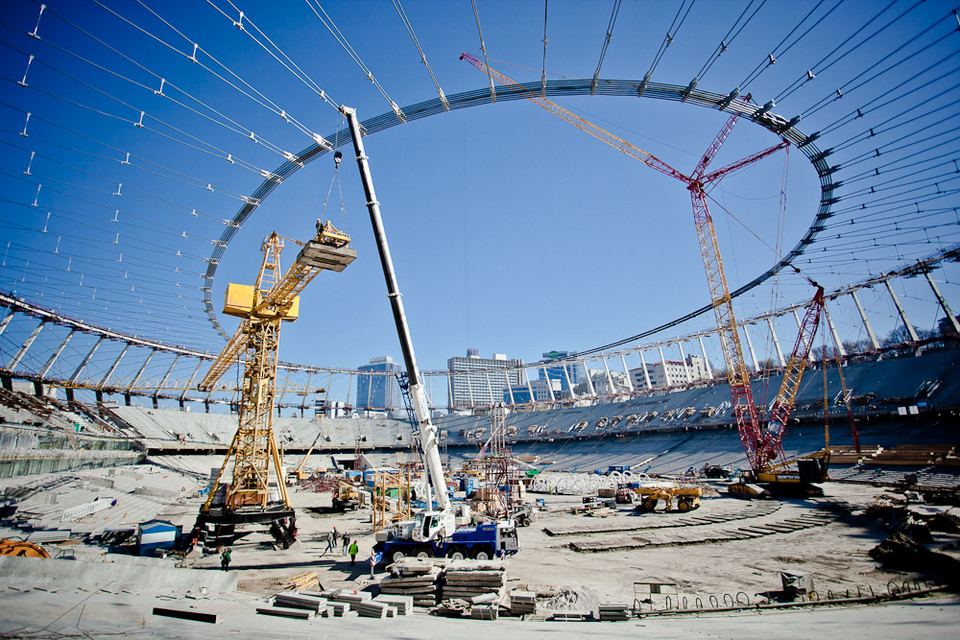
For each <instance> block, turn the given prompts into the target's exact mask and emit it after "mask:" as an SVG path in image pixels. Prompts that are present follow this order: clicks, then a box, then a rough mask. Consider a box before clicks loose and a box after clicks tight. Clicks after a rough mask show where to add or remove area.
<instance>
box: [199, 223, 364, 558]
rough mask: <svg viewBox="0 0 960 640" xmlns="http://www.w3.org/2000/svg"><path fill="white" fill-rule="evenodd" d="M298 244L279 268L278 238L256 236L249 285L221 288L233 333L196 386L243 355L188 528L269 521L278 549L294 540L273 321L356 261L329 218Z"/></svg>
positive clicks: (209, 383) (210, 384)
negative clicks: (326, 276)
mask: <svg viewBox="0 0 960 640" xmlns="http://www.w3.org/2000/svg"><path fill="white" fill-rule="evenodd" d="M297 244H300V245H302V249H301V250H300V253H299V254H298V255H297V258H296V260H295V261H294V263H293V264H292V265H291V266H290V268H289V269H287V270H286V271H285V272H282V273H281V268H280V254H281V252H282V251H283V247H284V242H283V238H282V237H281V236H280V235H279V234H277V233H276V232H274V233H271V234H270V235H269V236H267V238H266V239H264V241H263V245H262V247H261V250H262V251H263V261H262V262H261V265H260V270H259V271H258V273H257V278H256V282H255V284H254V285H253V286H250V285H238V284H232V283H231V284H229V285H227V292H226V298H225V301H224V309H223V311H224V313H226V314H228V315H233V316H236V317H239V318H240V319H241V321H240V326H239V327H238V328H237V331H236V333H234V335H233V336H232V337H231V338H230V340H229V341H228V342H227V344H226V346H225V347H224V348H223V350H222V351H221V352H220V354H219V355H218V356H217V358H216V360H214V362H213V364H212V365H211V366H210V368H209V369H208V370H207V373H206V375H205V376H204V378H203V380H202V381H201V382H200V384H199V385H198V387H199V389H200V390H201V391H211V390H213V389H214V385H215V384H216V382H217V380H219V379H220V377H221V376H222V375H223V374H224V373H225V372H226V371H227V370H228V369H229V368H230V367H232V366H233V365H234V364H236V363H237V362H238V361H239V360H240V356H241V355H243V356H244V363H243V378H242V382H241V386H240V389H239V392H240V402H239V416H238V426H237V432H236V434H235V435H234V437H233V441H232V442H231V443H230V447H229V448H228V449H227V455H226V456H225V458H224V461H223V464H222V465H221V467H220V470H219V472H218V473H217V477H216V479H215V480H214V481H213V483H212V484H211V486H210V491H209V494H208V496H207V499H206V501H205V502H204V504H203V506H202V507H201V508H200V514H199V516H198V519H197V524H196V529H199V530H202V531H205V530H206V526H207V524H213V525H214V526H215V531H216V532H217V533H216V537H217V538H218V539H219V538H221V536H223V537H225V538H227V539H229V537H230V536H231V535H232V532H233V528H234V527H235V526H236V525H237V524H242V523H255V522H267V521H269V522H272V523H273V525H272V526H271V532H272V533H273V534H274V536H275V537H277V539H278V540H279V541H280V542H281V543H283V544H284V545H285V546H289V544H290V543H291V542H292V541H293V540H294V539H295V537H296V536H295V529H296V527H295V525H294V521H295V515H294V511H293V508H292V506H291V505H290V500H289V498H288V496H287V491H286V486H285V483H284V481H283V478H282V477H281V473H282V472H281V469H282V468H283V467H282V465H283V461H282V459H281V453H280V450H279V449H278V447H277V443H276V439H275V438H274V434H273V408H274V399H275V397H276V378H277V362H278V358H277V351H278V348H279V332H280V325H281V323H282V322H283V321H293V320H296V319H297V316H298V314H299V294H300V293H301V292H302V291H303V290H304V288H305V287H306V286H307V285H308V284H310V282H311V281H312V280H313V278H314V277H316V276H317V274H319V273H320V271H322V270H324V269H327V270H330V271H343V270H344V269H345V268H346V267H347V265H349V264H350V263H351V262H353V260H354V259H355V258H356V255H357V254H356V251H354V250H353V249H351V248H350V247H349V244H350V236H349V235H347V234H345V233H342V232H340V231H338V230H337V229H336V228H335V227H334V226H333V225H332V224H331V223H330V222H327V223H326V224H321V223H320V221H319V220H318V221H317V233H316V236H315V237H314V238H313V239H312V240H310V241H309V242H307V243H305V244H304V243H297ZM231 460H232V461H233V477H232V480H231V482H230V483H229V484H228V485H227V486H226V487H225V492H224V498H223V504H222V506H219V507H216V508H215V507H214V505H213V503H214V498H215V497H216V496H217V495H219V494H218V488H219V486H220V480H221V478H222V477H223V476H224V473H225V472H226V470H227V468H228V467H229V464H230V462H231ZM271 463H272V464H273V467H274V470H275V474H276V476H277V482H276V487H277V490H278V492H279V498H280V499H279V501H278V502H277V501H275V502H273V503H271V500H270V465H271Z"/></svg>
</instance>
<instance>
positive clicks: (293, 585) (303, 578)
mask: <svg viewBox="0 0 960 640" xmlns="http://www.w3.org/2000/svg"><path fill="white" fill-rule="evenodd" d="M282 586H283V588H284V589H287V590H290V591H293V590H295V589H323V587H322V586H320V576H318V575H317V572H316V571H305V572H303V573H298V574H297V575H295V576H293V577H292V578H287V579H286V580H284V581H283V583H282Z"/></svg>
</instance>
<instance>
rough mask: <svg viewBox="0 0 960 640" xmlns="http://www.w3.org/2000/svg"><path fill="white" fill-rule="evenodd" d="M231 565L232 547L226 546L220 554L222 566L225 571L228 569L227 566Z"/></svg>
mask: <svg viewBox="0 0 960 640" xmlns="http://www.w3.org/2000/svg"><path fill="white" fill-rule="evenodd" d="M229 566H230V547H225V548H224V549H223V553H221V554H220V568H221V569H222V570H223V571H226V570H227V567H229Z"/></svg>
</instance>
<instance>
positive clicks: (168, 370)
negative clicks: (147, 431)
mask: <svg viewBox="0 0 960 640" xmlns="http://www.w3.org/2000/svg"><path fill="white" fill-rule="evenodd" d="M179 359H180V354H179V353H178V354H177V355H175V356H174V357H173V362H171V363H170V368H169V369H167V373H166V374H164V376H163V380H161V381H160V384H158V385H157V390H156V392H155V393H154V394H153V406H154V408H156V406H157V396H159V395H160V390H161V389H162V388H163V385H165V384H167V378H169V377H170V373H171V372H172V371H173V368H174V367H175V366H177V360H179Z"/></svg>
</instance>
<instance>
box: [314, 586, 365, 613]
mask: <svg viewBox="0 0 960 640" xmlns="http://www.w3.org/2000/svg"><path fill="white" fill-rule="evenodd" d="M320 595H321V596H323V597H324V598H326V599H327V600H328V601H329V603H328V604H329V606H330V608H331V609H332V610H333V615H334V616H335V617H337V618H349V617H356V616H357V612H356V611H353V610H352V609H351V606H350V605H351V604H353V602H357V601H358V600H360V599H363V598H364V597H365V598H367V599H369V598H370V594H369V593H363V594H361V593H356V594H355V593H354V592H351V591H341V590H340V589H327V590H326V591H321V592H320ZM355 595H356V596H359V597H358V598H354V597H353V596H355Z"/></svg>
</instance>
